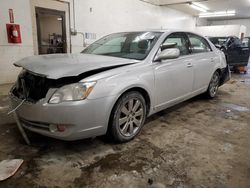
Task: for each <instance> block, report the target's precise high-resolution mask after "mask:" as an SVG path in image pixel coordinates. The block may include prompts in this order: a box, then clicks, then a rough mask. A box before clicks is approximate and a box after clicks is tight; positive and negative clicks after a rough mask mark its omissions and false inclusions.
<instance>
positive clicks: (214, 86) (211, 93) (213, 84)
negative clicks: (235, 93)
mask: <svg viewBox="0 0 250 188" xmlns="http://www.w3.org/2000/svg"><path fill="white" fill-rule="evenodd" d="M219 85H220V73H219V72H218V71H216V72H215V73H214V74H213V76H212V79H211V81H210V83H209V86H208V89H207V91H206V96H207V97H208V98H210V99H212V98H214V97H216V95H217V92H218V88H219Z"/></svg>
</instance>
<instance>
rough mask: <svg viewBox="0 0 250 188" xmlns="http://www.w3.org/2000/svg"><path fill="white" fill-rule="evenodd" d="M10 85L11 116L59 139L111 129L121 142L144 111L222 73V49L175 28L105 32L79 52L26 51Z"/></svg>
mask: <svg viewBox="0 0 250 188" xmlns="http://www.w3.org/2000/svg"><path fill="white" fill-rule="evenodd" d="M14 65H15V66H17V67H22V69H23V70H22V72H21V73H20V75H19V77H18V80H17V81H16V83H15V85H14V86H13V88H12V89H11V91H10V98H11V103H12V108H13V109H15V111H16V114H17V117H18V121H19V122H21V125H22V126H23V127H24V128H25V129H28V130H30V131H33V132H36V133H39V134H42V135H46V136H49V137H54V138H58V139H62V140H77V139H83V138H87V137H95V136H99V135H104V134H107V133H108V135H110V136H111V137H112V138H113V139H114V140H116V141H117V142H126V141H129V140H131V139H133V138H134V137H135V136H136V135H138V134H139V133H140V130H141V129H142V127H143V124H144V122H145V119H146V117H148V116H150V115H152V114H154V113H156V112H159V111H161V110H163V109H166V108H168V107H170V106H173V105H175V104H177V103H180V102H182V101H185V100H187V99H189V98H192V97H194V96H196V95H199V94H202V93H204V94H206V96H207V97H209V98H214V97H215V96H216V93H217V90H218V87H219V86H221V85H222V84H223V83H225V82H226V81H227V80H229V77H230V73H229V70H228V66H227V64H226V61H225V56H224V54H223V53H222V52H221V51H219V50H217V49H216V48H215V47H214V45H213V44H212V43H211V42H209V41H208V40H207V39H206V38H204V37H202V36H200V35H197V34H194V33H190V32H182V31H141V32H124V33H115V34H111V35H108V36H106V37H103V38H101V39H100V40H98V41H96V42H95V43H93V44H92V45H90V46H89V47H87V48H86V49H85V50H83V51H82V53H79V54H55V55H41V56H34V57H27V58H25V59H22V60H20V61H18V62H16V63H15V64H14Z"/></svg>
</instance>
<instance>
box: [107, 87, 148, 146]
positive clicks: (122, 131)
mask: <svg viewBox="0 0 250 188" xmlns="http://www.w3.org/2000/svg"><path fill="white" fill-rule="evenodd" d="M145 119H146V102H145V99H144V98H143V96H142V95H141V94H140V93H139V92H137V91H131V92H128V93H125V94H124V95H122V96H121V97H120V98H119V99H118V101H117V102H116V104H115V106H114V108H113V110H112V113H111V116H110V123H109V130H108V131H109V132H108V133H109V135H110V136H111V137H112V139H113V140H114V141H116V142H119V143H122V142H128V141H130V140H132V139H133V138H134V137H136V136H137V135H138V134H139V133H140V131H141V128H142V127H143V125H144V122H145Z"/></svg>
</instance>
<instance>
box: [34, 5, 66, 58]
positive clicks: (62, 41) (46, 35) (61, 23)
mask: <svg viewBox="0 0 250 188" xmlns="http://www.w3.org/2000/svg"><path fill="white" fill-rule="evenodd" d="M36 23H37V35H38V36H37V39H38V52H39V54H54V53H67V42H66V41H67V40H66V26H65V25H66V24H65V12H63V11H58V10H52V9H45V8H40V7H36Z"/></svg>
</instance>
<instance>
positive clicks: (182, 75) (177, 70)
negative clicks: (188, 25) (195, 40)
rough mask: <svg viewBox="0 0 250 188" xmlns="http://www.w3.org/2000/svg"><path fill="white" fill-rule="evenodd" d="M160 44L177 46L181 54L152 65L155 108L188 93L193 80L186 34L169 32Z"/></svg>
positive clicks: (170, 103)
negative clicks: (175, 57)
mask: <svg viewBox="0 0 250 188" xmlns="http://www.w3.org/2000/svg"><path fill="white" fill-rule="evenodd" d="M162 46H171V47H175V48H179V50H180V53H181V56H180V57H179V58H177V59H171V60H165V61H162V62H155V63H154V65H153V66H154V71H155V102H156V109H163V108H165V107H167V106H168V105H172V104H173V103H175V102H176V101H179V100H181V99H183V98H185V97H186V96H188V95H190V93H191V92H192V91H193V81H194V70H193V64H192V63H193V62H192V61H191V60H190V51H189V47H188V39H187V37H186V35H185V34H183V33H173V34H170V35H169V36H168V37H167V38H166V39H165V41H164V42H163V44H162ZM159 50H160V49H159Z"/></svg>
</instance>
